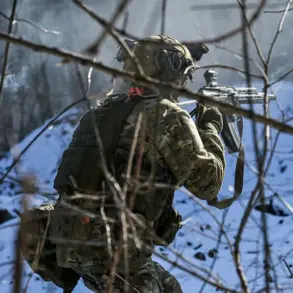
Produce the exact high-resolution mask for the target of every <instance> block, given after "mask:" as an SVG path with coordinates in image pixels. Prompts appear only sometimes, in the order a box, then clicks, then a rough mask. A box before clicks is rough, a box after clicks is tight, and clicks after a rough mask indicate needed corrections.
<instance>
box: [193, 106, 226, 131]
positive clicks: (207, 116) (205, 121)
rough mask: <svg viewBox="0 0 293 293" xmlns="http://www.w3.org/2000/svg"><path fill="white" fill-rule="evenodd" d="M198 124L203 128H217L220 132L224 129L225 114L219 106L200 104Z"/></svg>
mask: <svg viewBox="0 0 293 293" xmlns="http://www.w3.org/2000/svg"><path fill="white" fill-rule="evenodd" d="M197 126H198V127H199V128H200V129H203V130H212V131H214V130H216V131H217V133H220V132H221V131H222V130H223V116H222V114H221V112H220V111H219V110H218V109H217V108H215V107H206V106H203V105H202V104H199V105H198V109H197Z"/></svg>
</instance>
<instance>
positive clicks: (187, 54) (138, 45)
mask: <svg viewBox="0 0 293 293" xmlns="http://www.w3.org/2000/svg"><path fill="white" fill-rule="evenodd" d="M125 43H126V45H127V46H128V47H129V49H130V50H132V51H133V52H134V54H135V56H136V57H137V59H138V61H139V62H140V64H141V66H142V67H143V69H144V71H145V73H146V74H147V75H150V76H153V77H155V78H159V79H162V80H164V81H172V82H173V81H176V80H177V79H178V78H181V79H186V78H187V77H189V79H190V80H192V72H193V71H194V70H195V62H197V61H199V60H200V59H201V58H202V56H203V54H206V53H207V52H208V51H209V49H208V47H207V46H205V45H204V44H202V43H197V44H193V45H189V46H185V45H183V44H181V43H180V42H179V41H177V40H176V39H174V38H170V37H166V36H151V37H148V38H145V39H143V40H141V41H134V40H131V39H126V40H125ZM117 60H118V61H119V62H124V69H125V70H128V71H134V72H135V71H136V70H135V67H134V66H133V61H132V60H131V59H130V57H129V56H128V53H127V52H126V51H125V50H124V48H122V47H120V49H119V51H118V54H117Z"/></svg>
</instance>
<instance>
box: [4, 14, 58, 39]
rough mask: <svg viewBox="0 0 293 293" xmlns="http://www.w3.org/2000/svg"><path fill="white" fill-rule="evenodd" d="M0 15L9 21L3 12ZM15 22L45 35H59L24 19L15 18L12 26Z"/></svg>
mask: <svg viewBox="0 0 293 293" xmlns="http://www.w3.org/2000/svg"><path fill="white" fill-rule="evenodd" d="M0 15H1V16H3V17H4V18H5V19H7V20H9V17H8V16H7V15H5V14H4V13H3V12H1V11H0ZM16 22H24V23H27V24H29V25H31V26H33V27H35V28H36V29H38V30H40V31H42V32H44V33H46V34H53V35H60V32H57V31H51V30H47V29H45V28H43V27H41V26H39V25H38V24H35V23H34V22H32V21H30V20H26V19H23V18H17V17H15V18H14V20H13V24H15V23H16Z"/></svg>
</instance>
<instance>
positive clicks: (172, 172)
mask: <svg viewBox="0 0 293 293" xmlns="http://www.w3.org/2000/svg"><path fill="white" fill-rule="evenodd" d="M176 44H177V43H176ZM148 74H149V75H150V72H148ZM150 92H151V91H150ZM150 92H147V90H146V91H145V93H150ZM170 96H172V98H170ZM130 98H131V97H130ZM134 98H136V97H134ZM139 113H143V116H142V117H143V119H142V126H141V130H142V131H140V134H139V138H138V142H140V140H141V139H143V152H142V163H141V171H140V177H139V179H138V182H139V183H141V184H142V185H140V184H137V182H133V181H131V184H130V185H129V187H128V195H129V198H131V197H132V196H133V195H132V190H133V188H134V187H135V188H136V189H135V200H134V205H133V209H132V211H133V213H134V214H135V215H137V216H138V217H140V219H142V221H143V222H144V223H145V225H146V227H145V228H144V229H142V228H139V227H136V230H137V231H136V232H137V236H138V238H139V239H140V240H142V241H144V243H146V244H147V245H148V246H143V247H142V248H141V249H138V248H137V246H136V243H135V241H134V239H133V238H132V239H128V243H127V245H128V253H129V254H128V261H129V280H128V281H129V284H130V291H129V292H142V293H160V292H165V293H168V292H178V293H179V292H182V290H181V287H180V285H179V283H178V281H177V280H176V278H175V277H174V276H172V275H171V274H170V273H169V272H167V271H166V270H164V269H163V268H162V267H161V266H160V265H159V264H157V263H155V262H153V261H152V259H151V256H152V250H153V248H154V245H155V244H157V243H156V241H155V240H154V239H153V238H152V237H150V236H149V233H148V232H149V231H153V232H155V233H156V234H157V235H158V236H160V237H162V238H163V239H164V240H165V241H167V243H171V242H172V241H173V239H174V237H175V235H176V232H177V230H178V229H179V226H180V224H179V222H180V216H179V215H178V213H177V212H176V211H175V210H174V209H173V207H172V202H173V196H174V191H175V189H176V187H178V186H180V185H184V186H185V187H186V188H187V189H189V190H190V192H192V193H193V194H194V195H195V196H197V197H199V198H200V199H204V200H212V199H215V198H216V196H217V194H218V192H219V190H220V188H221V184H222V181H223V176H224V171H225V159H224V147H223V144H222V142H221V139H220V138H219V135H218V133H219V132H220V131H221V127H222V124H221V123H222V122H221V121H220V122H219V121H207V123H203V124H202V127H201V126H200V127H197V126H196V124H195V123H194V122H193V120H192V119H191V117H190V116H189V114H188V113H187V112H186V111H184V110H182V109H181V108H180V107H179V106H178V105H176V103H175V101H174V95H166V93H162V96H161V97H157V98H155V99H154V98H152V99H147V98H146V99H141V100H140V101H139V103H138V104H137V105H136V106H135V107H134V109H133V110H132V111H131V113H130V115H128V117H127V119H126V122H125V124H124V126H123V130H122V133H121V135H120V140H119V143H118V147H117V149H116V154H115V166H116V171H117V173H116V175H117V180H118V182H119V183H120V184H123V182H124V178H125V173H126V169H127V164H128V158H129V153H130V149H131V146H132V144H133V137H134V132H135V128H136V124H137V120H138V115H139ZM213 122H215V123H213ZM217 124H220V127H217ZM138 145H140V144H139V143H138ZM140 150H141V149H140V147H137V149H136V151H135V154H134V161H133V166H134V167H133V169H135V166H136V165H137V163H139V157H140ZM89 171H90V170H89ZM134 172H135V171H133V172H132V175H134ZM150 175H153V176H150ZM144 182H147V184H146V185H143V183H144ZM157 183H161V184H157ZM146 186H147V188H146ZM108 191H109V190H108ZM109 193H110V192H109ZM95 205H97V203H95V202H94V201H91V202H90V200H88V201H87V203H86V204H84V205H83V209H86V210H88V209H89V210H90V211H92V212H93V213H96V212H97V210H99V209H98V208H96V209H93V207H94V206H95ZM56 210H58V208H57V209H56ZM70 213H72V211H70V208H68V210H67V215H68V214H70ZM107 213H109V214H111V213H112V211H111V208H108V209H107ZM113 213H114V212H113ZM107 215H108V214H107ZM111 215H112V214H111ZM113 217H114V218H115V216H113ZM55 218H56V219H58V217H55ZM66 221H67V224H68V225H70V226H74V225H75V224H76V223H75V222H73V223H70V219H69V218H67V219H66ZM100 222H101V221H100V220H99V219H95V221H94V226H93V227H92V226H91V228H90V232H89V233H87V230H86V226H85V225H81V228H76V229H77V230H76V231H79V232H78V233H77V234H78V235H76V237H77V238H78V237H79V239H80V240H83V241H88V240H90V241H91V243H94V244H95V243H100V242H102V243H104V245H102V246H101V247H95V246H94V245H93V244H89V246H86V245H83V246H80V247H78V248H76V247H69V246H68V245H64V244H63V245H59V246H58V245H57V261H58V264H59V265H60V266H64V267H66V266H67V265H68V259H70V260H71V263H70V265H69V267H70V268H72V269H73V270H75V271H76V272H77V273H78V274H79V275H80V276H82V277H83V279H84V281H85V284H86V286H87V287H88V288H90V289H91V290H93V291H95V292H104V291H103V290H104V288H105V285H106V282H107V279H108V277H107V276H108V275H109V272H110V269H111V265H112V259H111V257H110V255H109V252H108V250H107V249H108V248H107V244H106V243H107V237H106V230H105V228H104V226H103V225H101V224H100ZM172 224H174V227H175V228H174V229H173V228H171V226H172ZM58 225H60V220H55V222H54V216H53V223H52V226H58ZM77 225H78V224H77ZM63 229H66V228H64V227H63ZM129 229H130V228H129ZM129 231H130V232H131V229H130V230H129ZM111 233H112V234H113V235H112V234H111V235H112V239H115V240H114V241H118V239H119V236H117V235H115V227H114V226H111ZM85 234H86V235H85ZM65 237H66V236H65ZM103 241H104V242H103ZM116 243H117V242H116ZM91 245H93V246H91ZM113 247H114V248H115V243H114V244H113ZM123 257H124V254H123V253H121V259H122V260H123ZM124 270H125V264H124V263H123V261H120V262H119V264H118V267H117V275H116V276H115V283H114V287H113V288H114V291H113V292H123V287H124V285H125V282H124V281H123V278H124V277H125V276H124ZM115 290H116V291H115Z"/></svg>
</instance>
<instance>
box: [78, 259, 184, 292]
mask: <svg viewBox="0 0 293 293" xmlns="http://www.w3.org/2000/svg"><path fill="white" fill-rule="evenodd" d="M138 263H139V264H140V267H136V264H133V263H132V265H131V267H130V272H129V282H127V283H126V281H124V279H123V273H120V272H119V271H118V272H117V274H116V276H115V281H114V284H113V290H112V293H122V292H124V288H125V287H124V286H125V284H127V287H128V292H129V293H135V292H137V293H182V289H181V286H180V284H179V282H178V281H177V280H176V278H175V277H174V276H173V275H171V274H170V273H169V272H168V271H166V270H165V269H164V268H163V267H162V266H161V265H160V264H158V263H157V262H154V261H152V259H151V258H145V259H141V260H140V261H139V262H138ZM74 270H75V271H76V272H77V273H78V274H79V275H80V276H81V277H82V278H83V281H84V284H85V285H86V286H87V288H89V289H90V290H92V291H93V292H97V293H104V292H106V291H105V288H106V284H107V280H108V276H107V275H100V274H97V273H96V272H95V267H93V266H79V267H76V268H74Z"/></svg>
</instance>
